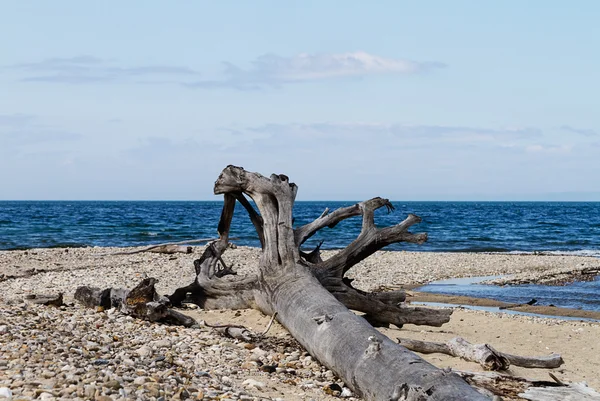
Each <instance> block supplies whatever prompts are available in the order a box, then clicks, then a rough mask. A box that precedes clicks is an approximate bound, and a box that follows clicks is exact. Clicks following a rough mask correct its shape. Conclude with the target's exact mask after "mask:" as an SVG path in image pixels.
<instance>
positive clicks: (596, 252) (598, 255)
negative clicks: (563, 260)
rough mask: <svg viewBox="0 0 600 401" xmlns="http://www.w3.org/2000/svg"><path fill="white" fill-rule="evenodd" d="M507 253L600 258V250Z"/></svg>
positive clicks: (512, 252) (513, 252)
mask: <svg viewBox="0 0 600 401" xmlns="http://www.w3.org/2000/svg"><path fill="white" fill-rule="evenodd" d="M501 253H505V252H501ZM506 253H508V254H511V255H552V256H591V257H595V258H600V250H598V249H580V250H577V251H510V252H506Z"/></svg>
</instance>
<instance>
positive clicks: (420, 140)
mask: <svg viewBox="0 0 600 401" xmlns="http://www.w3.org/2000/svg"><path fill="white" fill-rule="evenodd" d="M247 131H249V132H252V133H254V134H256V133H261V134H263V135H265V134H267V138H268V140H272V139H273V138H284V140H286V141H288V140H291V139H292V138H295V137H296V138H299V139H302V140H303V141H305V142H306V143H310V142H311V141H319V142H323V141H344V142H349V141H360V142H364V141H365V139H366V138H372V139H373V140H374V141H377V140H386V141H388V143H391V142H393V143H402V144H403V145H410V146H418V147H420V146H433V145H444V146H448V145H450V144H457V145H465V144H466V145H476V144H480V145H485V144H488V145H492V146H501V147H511V146H512V145H515V144H517V143H519V142H520V141H525V140H528V139H532V138H539V137H541V136H542V135H543V134H542V132H541V130H539V129H537V128H530V127H525V128H478V127H464V126H462V127H461V126H444V125H408V124H380V123H312V124H267V125H264V126H260V127H254V128H248V129H247ZM313 143H314V142H313Z"/></svg>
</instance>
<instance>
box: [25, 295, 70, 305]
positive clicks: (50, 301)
mask: <svg viewBox="0 0 600 401" xmlns="http://www.w3.org/2000/svg"><path fill="white" fill-rule="evenodd" d="M25 300H27V301H28V302H31V303H32V304H36V305H46V306H63V305H64V302H63V293H62V292H61V293H58V294H57V295H41V294H31V295H29V296H27V297H25Z"/></svg>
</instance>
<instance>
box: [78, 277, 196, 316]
mask: <svg viewBox="0 0 600 401" xmlns="http://www.w3.org/2000/svg"><path fill="white" fill-rule="evenodd" d="M156 282H157V280H156V279H154V278H146V279H144V280H142V282H141V283H140V284H138V285H137V286H136V287H135V288H133V289H132V290H126V289H123V288H106V289H100V288H97V287H88V286H82V287H79V288H77V290H76V291H75V299H76V300H77V301H79V302H81V303H82V304H83V305H84V306H87V307H102V308H105V309H109V308H118V309H119V310H120V311H121V312H122V313H124V314H127V315H130V316H133V317H136V318H139V319H144V320H149V321H152V322H162V323H168V324H176V325H182V326H185V327H191V326H193V325H195V324H196V321H195V320H194V319H192V318H191V317H189V316H186V315H184V314H183V313H180V312H177V311H175V310H173V309H171V308H170V306H171V304H170V302H169V299H168V298H166V297H163V296H160V295H158V294H157V293H156V290H155V288H154V285H155V284H156Z"/></svg>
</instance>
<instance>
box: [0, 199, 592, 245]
mask: <svg viewBox="0 0 600 401" xmlns="http://www.w3.org/2000/svg"><path fill="white" fill-rule="evenodd" d="M392 203H393V204H394V205H395V206H396V210H395V211H393V212H392V213H389V214H388V213H386V212H385V211H383V210H380V211H378V213H377V214H376V223H377V224H378V225H380V226H387V225H392V224H395V223H398V222H400V221H402V220H403V219H404V218H405V217H406V215H407V214H408V213H414V214H417V215H419V216H421V217H422V218H423V222H422V223H421V224H418V225H415V226H413V228H412V231H413V232H421V231H425V232H427V233H428V234H429V241H428V242H427V243H425V244H424V245H421V246H417V245H410V244H397V245H394V246H391V247H390V248H389V249H395V250H400V249H406V250H420V251H444V252H540V251H544V252H557V253H566V254H581V255H590V256H600V202H582V203H577V202H564V203H562V202H515V203H512V202H392ZM352 204H353V202H325V201H324V202H297V203H296V206H295V215H294V217H295V225H296V226H298V225H302V224H305V223H308V222H310V221H312V220H313V219H315V218H317V217H318V216H319V215H320V214H321V212H323V210H324V209H325V208H326V207H329V208H330V209H331V210H334V209H336V208H339V207H343V206H348V205H352ZM238 206H239V205H238ZM221 207H222V203H221V202H121V201H109V202H107V201H98V202H96V201H89V202H88V201H76V202H68V201H67V202H65V201H60V202H46V201H0V249H25V248H36V247H60V246H134V245H147V244H152V243H161V242H175V241H181V240H186V239H193V238H203V237H213V236H215V235H216V228H217V223H218V220H219V216H220V213H221ZM360 226H361V219H360V217H355V218H352V219H349V220H346V221H344V222H342V223H340V224H338V225H337V226H336V227H335V228H333V229H324V230H322V231H321V232H320V233H318V234H317V235H315V237H313V238H311V240H309V241H308V242H307V247H310V245H311V244H316V243H317V242H318V241H320V240H325V243H324V245H323V247H324V248H340V247H343V246H345V245H347V244H348V243H350V242H351V241H352V240H353V239H354V238H356V236H357V234H358V233H359V231H360ZM232 235H233V236H236V237H239V238H240V240H239V241H237V243H238V244H240V245H250V246H258V240H257V237H256V233H255V231H254V228H253V226H252V224H251V223H250V220H249V219H248V217H247V215H246V214H245V211H244V210H243V208H241V207H238V208H237V209H236V215H235V216H234V220H233V227H232Z"/></svg>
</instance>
